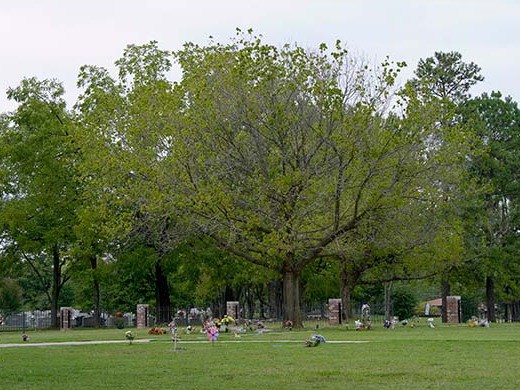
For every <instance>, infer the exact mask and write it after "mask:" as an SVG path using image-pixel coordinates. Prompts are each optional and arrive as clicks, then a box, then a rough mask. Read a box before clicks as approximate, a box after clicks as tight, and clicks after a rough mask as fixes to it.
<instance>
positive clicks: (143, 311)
mask: <svg viewBox="0 0 520 390" xmlns="http://www.w3.org/2000/svg"><path fill="white" fill-rule="evenodd" d="M149 309H150V305H145V304H139V305H137V315H136V321H135V322H136V327H137V328H147V327H148V326H149V324H148V311H149Z"/></svg>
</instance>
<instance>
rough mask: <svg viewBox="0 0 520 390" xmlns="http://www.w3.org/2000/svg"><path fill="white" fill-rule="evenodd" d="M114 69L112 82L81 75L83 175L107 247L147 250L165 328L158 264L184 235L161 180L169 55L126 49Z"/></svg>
mask: <svg viewBox="0 0 520 390" xmlns="http://www.w3.org/2000/svg"><path fill="white" fill-rule="evenodd" d="M116 66H117V69H118V77H112V76H111V75H110V74H109V72H108V71H107V70H106V69H104V68H100V67H97V66H84V67H82V69H81V72H80V75H79V82H78V84H79V86H80V87H81V89H82V91H83V92H82V94H81V96H80V98H79V100H78V103H77V106H76V107H77V112H78V116H77V119H78V127H79V131H78V134H77V136H78V140H79V141H78V142H79V143H80V144H81V146H82V150H83V152H84V158H83V162H82V164H81V170H82V172H83V173H84V177H85V182H86V186H87V187H86V188H87V193H89V194H90V196H91V198H92V199H95V204H93V207H92V209H91V211H92V212H93V214H92V215H97V217H96V218H95V220H96V219H97V220H98V221H99V226H100V228H101V230H102V231H103V232H104V235H105V236H106V237H108V241H112V242H117V246H118V247H119V248H120V249H122V250H124V249H125V248H132V247H135V245H136V243H138V244H141V245H145V246H147V247H149V248H150V249H152V250H153V252H154V254H155V255H154V256H155V259H154V261H153V262H152V263H151V269H150V272H151V273H152V274H153V275H154V280H155V294H156V310H157V321H158V322H160V323H164V322H165V323H168V322H169V321H170V320H171V317H172V303H171V297H170V286H169V281H168V276H167V273H166V272H165V269H164V261H165V259H166V258H167V257H168V254H169V252H170V251H172V250H173V249H174V248H175V247H176V245H178V244H179V243H181V242H183V241H184V239H185V238H186V236H187V235H188V234H189V228H188V227H187V225H186V224H184V223H183V222H182V221H181V216H180V215H179V213H178V212H177V209H178V205H176V204H175V203H174V202H173V200H174V199H175V190H176V189H175V183H174V181H172V180H171V178H170V177H168V176H165V174H166V173H167V167H165V165H164V162H165V160H166V159H167V158H168V157H169V156H170V155H171V153H172V151H171V144H172V143H173V142H174V141H175V130H176V129H177V127H178V126H176V123H177V119H176V112H177V111H178V109H179V107H180V105H179V104H178V103H177V100H176V99H175V94H174V91H173V86H172V83H171V82H170V81H168V79H167V75H168V72H169V71H170V69H171V66H172V63H171V53H170V52H168V51H165V50H161V49H159V47H158V44H157V42H150V43H148V44H144V45H140V46H137V45H129V46H128V47H127V48H126V50H125V51H124V53H123V56H122V57H121V58H120V59H119V60H118V61H116ZM86 215H89V213H88V212H87V213H86ZM115 255H117V253H116V254H115Z"/></svg>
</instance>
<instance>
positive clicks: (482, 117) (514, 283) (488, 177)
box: [462, 92, 520, 321]
mask: <svg viewBox="0 0 520 390" xmlns="http://www.w3.org/2000/svg"><path fill="white" fill-rule="evenodd" d="M462 112H463V115H464V118H465V119H466V120H467V121H468V123H471V125H472V126H473V127H474V128H475V132H476V134H477V136H478V137H479V138H480V139H481V141H482V144H483V145H484V150H483V153H481V154H480V155H479V156H477V157H476V158H474V159H473V160H472V164H471V167H470V168H471V169H470V171H471V172H472V174H473V175H474V177H475V179H476V180H478V182H479V184H480V185H481V186H483V187H486V188H488V190H487V191H486V192H485V193H483V194H482V196H481V197H480V198H479V202H478V205H479V208H478V210H475V209H474V208H469V209H468V210H467V214H468V219H469V220H471V221H473V225H472V226H471V227H470V228H468V235H467V237H468V245H469V246H470V248H471V250H472V251H473V252H476V253H478V257H476V259H477V261H475V262H473V263H472V264H470V265H469V268H470V269H473V270H474V271H475V272H473V274H474V275H475V277H476V278H477V279H478V280H480V283H482V284H485V286H486V301H487V316H488V320H490V321H496V313H495V286H496V287H497V289H498V291H500V292H501V297H502V299H504V300H507V301H512V300H515V299H518V297H519V296H520V295H519V280H518V277H519V274H518V270H519V262H518V247H517V241H518V232H519V227H520V176H519V172H520V109H519V108H518V105H517V103H516V102H514V101H513V100H512V99H511V98H510V97H506V98H504V97H503V96H502V95H501V94H500V93H499V92H494V93H492V94H491V95H488V94H486V93H484V94H483V95H482V96H480V97H477V98H474V99H471V100H469V101H468V102H467V103H466V104H465V105H464V107H463V108H462ZM469 214H472V215H469ZM482 277H484V279H485V280H482Z"/></svg>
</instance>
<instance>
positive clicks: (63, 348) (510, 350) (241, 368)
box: [0, 323, 520, 390]
mask: <svg viewBox="0 0 520 390" xmlns="http://www.w3.org/2000/svg"><path fill="white" fill-rule="evenodd" d="M126 330H127V329H122V330H119V329H103V330H70V331H65V332H64V331H31V332H29V333H28V334H29V335H30V337H31V339H30V340H29V341H28V342H26V343H24V344H25V345H24V346H23V347H15V346H10V347H2V348H0V388H1V389H9V390H14V389H440V388H442V389H483V388H488V389H518V388H520V324H492V326H491V327H490V328H469V327H468V326H466V325H456V326H454V325H437V327H436V328H435V329H430V328H428V327H427V326H426V323H421V324H420V325H419V326H417V327H415V328H410V327H402V326H399V327H397V328H396V329H383V328H382V327H379V326H376V327H374V329H372V330H370V331H354V330H351V329H350V330H349V329H346V328H344V327H326V326H321V327H320V329H318V330H316V329H315V327H314V326H311V327H309V328H306V329H303V330H292V331H288V330H282V329H281V328H280V327H278V326H273V327H272V329H271V330H272V331H271V332H268V333H264V334H259V333H256V332H249V333H245V334H242V335H241V337H239V338H237V337H235V336H234V335H233V334H231V333H223V334H221V337H220V340H219V341H218V342H216V343H215V344H211V343H210V342H208V341H207V340H206V338H205V336H204V335H203V334H200V333H198V332H194V333H192V334H190V335H185V334H183V332H182V331H180V332H179V333H180V336H181V341H180V342H179V343H178V344H177V346H176V347H177V348H176V349H175V346H174V344H173V343H172V341H171V340H170V337H169V335H160V336H151V335H149V334H148V333H147V331H146V330H135V329H134V330H133V332H134V333H135V334H136V341H137V340H143V339H147V340H150V341H149V342H134V343H133V344H132V345H129V344H128V343H126V342H124V343H119V344H84V345H66V344H60V345H52V346H43V345H40V346H37V345H36V344H37V343H41V342H67V341H98V340H121V341H124V340H125V336H124V333H125V331H126ZM314 333H319V334H321V335H323V336H324V337H325V338H326V339H327V343H325V344H322V345H319V346H318V347H315V348H307V347H304V340H305V339H306V338H308V337H310V336H311V335H312V334H314ZM14 343H21V334H20V333H11V332H9V333H0V344H11V345H12V344H14Z"/></svg>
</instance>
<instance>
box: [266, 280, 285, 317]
mask: <svg viewBox="0 0 520 390" xmlns="http://www.w3.org/2000/svg"><path fill="white" fill-rule="evenodd" d="M281 287H282V286H281V284H280V281H278V280H273V281H271V282H269V297H268V299H269V317H270V318H276V319H280V318H282V306H283V298H282V296H283V293H282V288H281Z"/></svg>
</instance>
